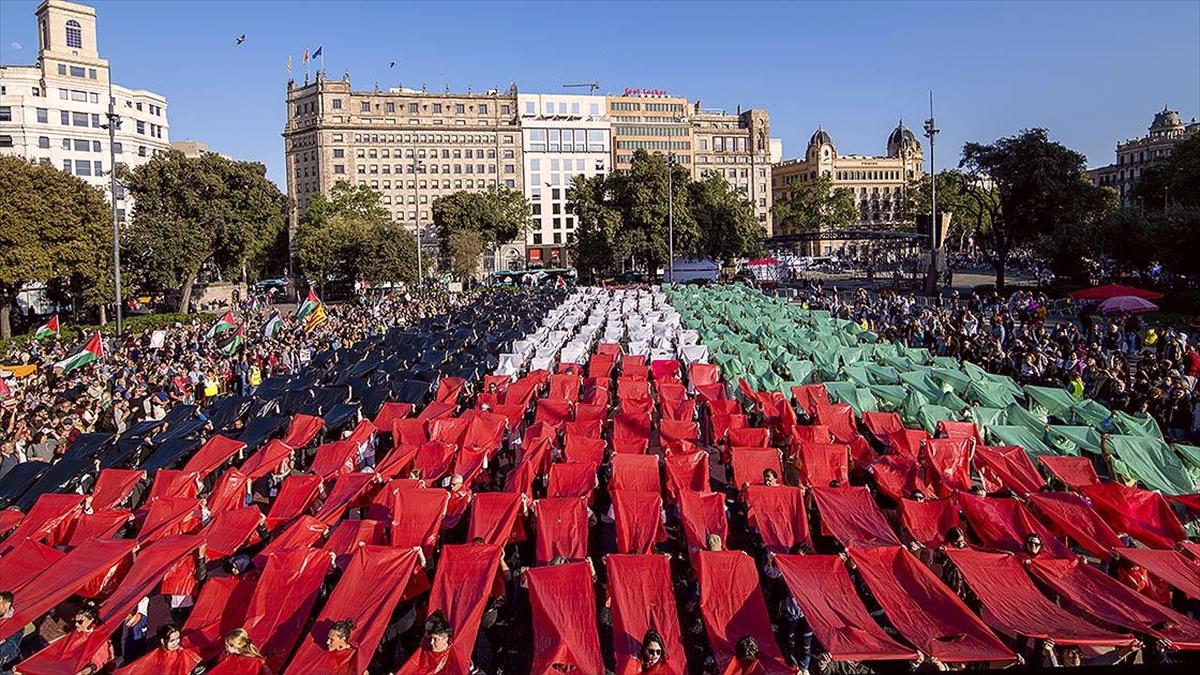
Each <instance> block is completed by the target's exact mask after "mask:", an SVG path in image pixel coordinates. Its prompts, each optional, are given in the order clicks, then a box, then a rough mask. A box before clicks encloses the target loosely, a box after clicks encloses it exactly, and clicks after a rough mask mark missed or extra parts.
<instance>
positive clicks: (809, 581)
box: [775, 555, 917, 661]
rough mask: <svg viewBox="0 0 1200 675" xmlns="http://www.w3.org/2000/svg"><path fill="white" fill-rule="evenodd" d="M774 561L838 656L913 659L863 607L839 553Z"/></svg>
mask: <svg viewBox="0 0 1200 675" xmlns="http://www.w3.org/2000/svg"><path fill="white" fill-rule="evenodd" d="M775 563H776V565H777V566H778V567H779V571H780V572H782V573H783V580H784V582H785V583H786V584H787V587H788V591H789V592H791V594H792V598H793V599H794V600H795V601H796V604H797V605H799V606H800V609H801V610H803V611H804V618H805V619H806V620H807V621H808V624H809V625H810V626H811V627H812V631H813V635H814V636H816V638H817V640H818V641H819V642H820V643H821V646H823V647H824V648H825V650H826V651H828V652H829V654H830V655H831V656H832V657H833V658H834V659H836V660H839V661H840V660H849V661H875V660H892V659H895V660H900V659H904V660H908V659H915V658H916V657H917V653H916V652H914V651H913V650H912V649H910V648H908V647H905V646H904V645H901V644H900V643H898V642H896V641H895V640H893V639H892V638H890V637H888V634H887V633H885V632H883V629H882V628H880V627H879V624H877V623H875V619H873V618H871V614H870V613H869V612H868V611H867V608H866V606H864V605H863V603H862V600H860V599H859V597H858V591H856V590H855V588H854V582H852V581H851V580H850V574H849V573H848V572H846V565H845V563H843V562H842V559H841V558H840V557H838V556H836V555H780V556H776V558H775Z"/></svg>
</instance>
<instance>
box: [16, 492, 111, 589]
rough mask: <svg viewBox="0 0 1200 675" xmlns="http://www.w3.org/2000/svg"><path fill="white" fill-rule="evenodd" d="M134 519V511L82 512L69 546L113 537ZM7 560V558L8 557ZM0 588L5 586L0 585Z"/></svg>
mask: <svg viewBox="0 0 1200 675" xmlns="http://www.w3.org/2000/svg"><path fill="white" fill-rule="evenodd" d="M131 520H133V511H124V510H118V509H109V510H108V511H96V512H95V513H81V514H80V515H79V517H78V518H76V519H75V521H74V522H73V523H71V533H70V534H69V535H67V541H66V544H67V546H70V547H72V548H73V547H75V546H82V545H84V544H86V543H87V542H88V540H89V539H112V537H113V535H115V534H116V533H117V531H118V530H120V529H121V528H122V527H124V526H125V524H126V523H128V522H129V521H131ZM6 560H7V558H6ZM0 588H3V587H2V586H0Z"/></svg>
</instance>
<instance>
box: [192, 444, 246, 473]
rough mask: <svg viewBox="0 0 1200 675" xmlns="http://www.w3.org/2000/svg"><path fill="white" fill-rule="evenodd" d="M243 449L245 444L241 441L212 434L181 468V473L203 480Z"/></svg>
mask: <svg viewBox="0 0 1200 675" xmlns="http://www.w3.org/2000/svg"><path fill="white" fill-rule="evenodd" d="M245 447H246V444H245V443H243V442H241V441H236V440H234V439H232V438H226V437H224V436H222V435H221V434H214V435H213V437H212V438H210V439H208V442H207V443H205V444H204V445H202V446H200V449H199V450H197V451H196V454H194V455H192V458H191V459H190V460H188V463H187V464H185V465H184V466H183V472H184V473H185V474H189V473H195V474H198V475H199V476H200V478H204V477H205V476H207V475H208V474H210V473H212V472H213V471H214V470H216V469H217V467H219V466H221V465H222V464H224V463H225V462H227V461H228V460H229V458H230V457H233V456H234V455H236V454H237V453H238V452H240V451H241V450H242V449H243V448H245Z"/></svg>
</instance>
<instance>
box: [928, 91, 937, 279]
mask: <svg viewBox="0 0 1200 675" xmlns="http://www.w3.org/2000/svg"><path fill="white" fill-rule="evenodd" d="M940 131H941V130H940V129H938V128H937V125H935V124H934V121H933V92H932V91H931V92H929V119H927V120H925V138H928V139H929V185H930V201H931V202H932V203H931V208H930V213H929V282H928V284H927V288H926V290H927V291H928V294H929V295H935V294H936V293H937V248H938V245H937V230H938V222H937V163H936V161H935V160H934V154H933V145H934V138H935V137H936V136H937V135H938V133H939V132H940Z"/></svg>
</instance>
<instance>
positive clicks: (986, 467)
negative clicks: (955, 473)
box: [975, 445, 1046, 495]
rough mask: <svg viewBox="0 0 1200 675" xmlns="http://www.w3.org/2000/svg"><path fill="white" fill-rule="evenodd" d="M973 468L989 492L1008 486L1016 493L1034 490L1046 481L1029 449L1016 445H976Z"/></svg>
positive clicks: (1027, 492) (1042, 485)
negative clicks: (1030, 457) (977, 471)
mask: <svg viewBox="0 0 1200 675" xmlns="http://www.w3.org/2000/svg"><path fill="white" fill-rule="evenodd" d="M975 468H976V469H978V470H979V476H980V478H981V479H982V481H983V487H984V489H985V490H987V491H988V492H999V491H1000V490H1001V489H1002V488H1008V489H1009V490H1011V491H1012V492H1014V493H1016V494H1022V495H1023V494H1029V493H1031V492H1037V491H1038V490H1040V489H1042V488H1043V487H1044V486H1045V485H1046V481H1044V480H1042V475H1041V474H1040V473H1038V471H1037V467H1035V466H1034V465H1033V460H1031V459H1029V453H1027V452H1025V449H1024V448H1022V447H1021V446H1019V445H1008V446H1000V447H988V446H986V445H976V446H975Z"/></svg>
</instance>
